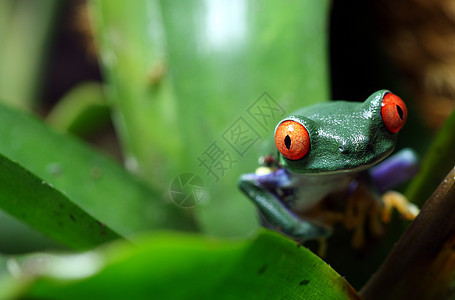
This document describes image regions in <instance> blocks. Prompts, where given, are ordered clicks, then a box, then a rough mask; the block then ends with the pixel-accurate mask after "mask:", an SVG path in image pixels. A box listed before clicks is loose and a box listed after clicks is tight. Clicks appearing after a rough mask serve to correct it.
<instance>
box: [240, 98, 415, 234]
mask: <svg viewBox="0 0 455 300" xmlns="http://www.w3.org/2000/svg"><path fill="white" fill-rule="evenodd" d="M406 114H407V111H406V106H405V105H404V103H403V102H402V100H401V99H400V98H398V97H397V96H395V95H393V94H392V93H390V92H389V91H386V90H381V91H378V92H376V93H374V94H372V95H371V96H370V97H369V98H368V99H367V100H366V101H365V102H363V103H354V102H344V101H337V102H328V103H322V104H318V105H314V106H312V107H309V108H304V109H301V110H299V111H297V112H295V113H294V114H292V115H291V116H289V117H287V118H285V119H284V120H282V121H281V122H280V123H279V124H278V125H277V127H276V129H275V145H276V148H277V149H278V152H276V151H275V152H276V153H277V155H276V156H274V155H268V156H267V159H265V162H266V163H265V164H264V166H262V167H260V168H259V169H258V170H257V171H256V173H252V174H245V175H243V176H242V177H241V179H240V183H239V185H240V188H241V189H242V190H243V191H244V192H245V193H246V194H247V195H248V196H249V197H250V198H251V199H252V200H253V202H254V203H255V204H256V206H257V207H258V209H259V211H260V213H261V215H262V217H263V219H264V223H267V224H269V225H270V226H272V227H274V228H277V229H279V230H280V231H282V232H284V233H285V234H287V235H290V236H291V237H293V238H295V239H298V240H306V239H312V238H320V237H325V236H328V235H329V234H330V232H331V225H333V223H335V222H336V221H334V219H333V218H331V219H332V220H331V221H327V220H328V219H327V218H318V216H316V217H315V214H314V211H315V209H316V208H317V207H319V206H321V203H323V202H324V201H327V199H332V200H333V199H340V200H345V201H348V200H349V199H351V198H358V197H359V196H358V194H359V192H356V191H360V190H372V189H373V190H374V189H375V174H374V172H373V173H372V172H370V171H368V169H369V168H371V167H372V166H374V165H375V164H377V163H379V162H380V161H382V160H384V159H385V158H386V157H387V156H388V155H390V154H391V153H392V151H393V150H394V148H395V145H396V138H397V132H398V131H399V129H401V127H402V126H403V125H404V122H405V121H406ZM394 161H398V162H399V164H398V165H399V166H400V167H399V168H396V165H397V163H394V164H392V165H390V166H388V163H387V160H386V161H384V163H383V164H384V166H388V167H387V168H385V171H383V172H382V173H381V176H382V177H381V178H384V176H386V177H387V176H390V178H391V179H392V181H397V180H394V178H397V176H398V177H399V178H400V180H398V181H401V180H402V179H403V178H406V177H409V176H410V175H411V173H413V172H414V170H415V164H416V163H415V161H416V160H415V156H414V155H413V152H412V151H411V150H404V151H402V152H400V153H399V154H396V155H395V157H394ZM359 186H361V188H359ZM365 187H367V188H365ZM379 188H381V187H379ZM374 193H376V192H375V191H373V192H372V194H374ZM363 194H365V193H364V192H362V195H363ZM354 195H355V196H354ZM351 196H352V197H351ZM360 197H363V196H360ZM370 198H373V199H376V198H378V197H370ZM377 203H378V205H377V206H378V207H379V206H380V205H381V204H380V202H379V201H377ZM404 207H405V208H404V209H405V210H406V209H408V208H411V209H414V208H412V206H409V207H407V204H405V205H404ZM414 211H415V209H414ZM332 215H333V214H332ZM335 215H336V216H338V217H339V214H335ZM329 219H330V218H329ZM335 219H337V218H335ZM338 219H339V218H338ZM338 219H337V220H338ZM338 221H341V220H338Z"/></svg>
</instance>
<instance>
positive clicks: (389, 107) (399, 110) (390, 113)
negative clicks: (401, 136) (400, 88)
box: [381, 93, 408, 133]
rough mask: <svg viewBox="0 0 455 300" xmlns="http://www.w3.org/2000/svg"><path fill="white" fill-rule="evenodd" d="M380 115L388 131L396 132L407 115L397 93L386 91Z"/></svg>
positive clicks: (404, 121)
mask: <svg viewBox="0 0 455 300" xmlns="http://www.w3.org/2000/svg"><path fill="white" fill-rule="evenodd" d="M381 117H382V122H383V123H384V126H385V128H386V129H387V130H388V131H389V132H391V133H397V132H398V131H400V129H401V128H402V127H403V125H404V123H406V119H407V117H408V111H407V109H406V105H405V104H404V102H403V100H401V99H400V97H398V96H397V95H394V94H392V93H386V94H385V95H384V98H383V99H382V103H381Z"/></svg>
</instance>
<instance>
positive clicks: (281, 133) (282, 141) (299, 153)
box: [275, 120, 310, 160]
mask: <svg viewBox="0 0 455 300" xmlns="http://www.w3.org/2000/svg"><path fill="white" fill-rule="evenodd" d="M275 145H276V147H277V149H278V151H280V153H281V154H282V155H283V156H284V157H286V158H287V159H291V160H297V159H301V158H302V157H304V156H305V154H307V152H308V150H310V136H309V134H308V131H307V130H306V128H305V127H304V126H303V125H302V124H300V123H299V122H297V121H293V120H286V121H283V122H281V123H280V124H279V125H278V127H277V128H276V131H275Z"/></svg>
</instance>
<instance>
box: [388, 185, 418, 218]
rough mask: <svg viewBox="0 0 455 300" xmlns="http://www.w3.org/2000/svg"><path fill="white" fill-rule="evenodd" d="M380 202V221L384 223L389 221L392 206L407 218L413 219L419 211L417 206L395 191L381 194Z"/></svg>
mask: <svg viewBox="0 0 455 300" xmlns="http://www.w3.org/2000/svg"><path fill="white" fill-rule="evenodd" d="M382 202H383V203H384V208H383V210H382V221H383V222H384V223H388V222H390V219H391V215H392V209H393V208H396V209H397V210H398V212H399V213H400V214H401V215H402V216H403V217H404V218H405V219H407V220H414V219H415V217H416V216H417V215H418V214H419V212H420V210H419V208H418V207H417V206H416V205H414V204H413V203H410V202H408V200H407V199H406V197H405V196H404V195H403V194H401V193H398V192H395V191H388V192H386V193H385V194H384V195H382Z"/></svg>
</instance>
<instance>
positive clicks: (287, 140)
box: [284, 135, 291, 150]
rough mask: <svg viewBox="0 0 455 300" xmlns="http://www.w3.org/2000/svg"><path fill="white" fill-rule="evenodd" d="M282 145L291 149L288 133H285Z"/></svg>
mask: <svg viewBox="0 0 455 300" xmlns="http://www.w3.org/2000/svg"><path fill="white" fill-rule="evenodd" d="M284 145H285V146H286V148H287V149H288V150H289V149H291V138H290V137H289V135H286V137H285V138H284Z"/></svg>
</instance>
